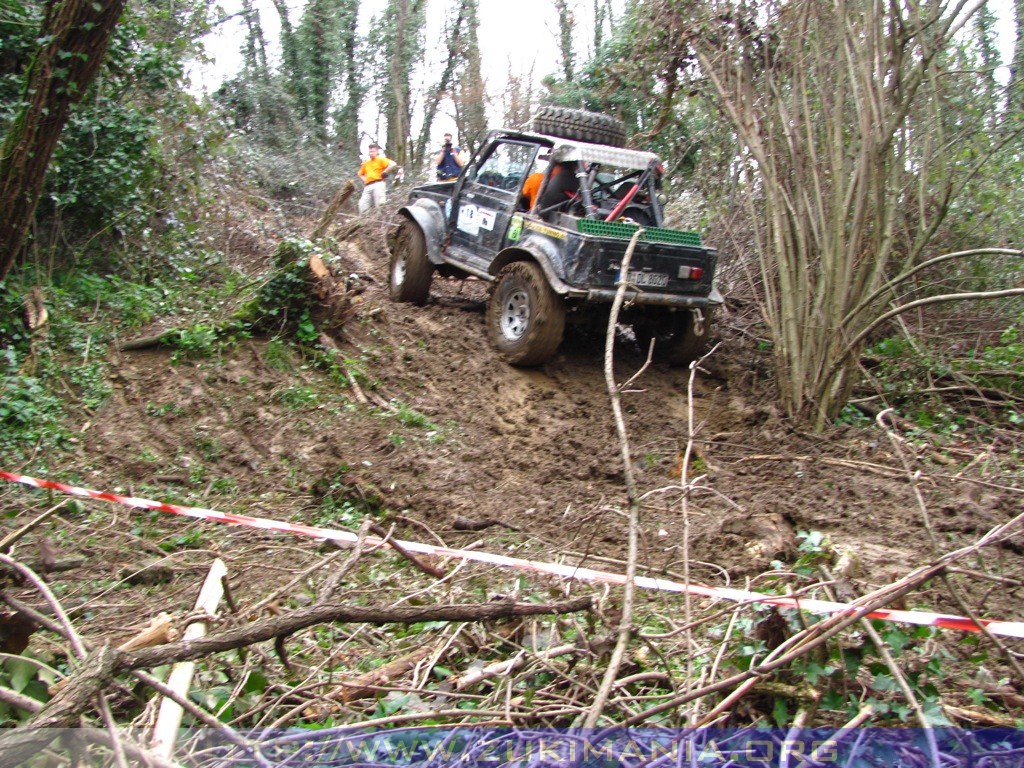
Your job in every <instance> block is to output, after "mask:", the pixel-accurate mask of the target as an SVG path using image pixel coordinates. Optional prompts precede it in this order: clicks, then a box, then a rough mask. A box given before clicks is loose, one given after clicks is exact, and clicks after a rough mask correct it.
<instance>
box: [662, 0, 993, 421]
mask: <svg viewBox="0 0 1024 768" xmlns="http://www.w3.org/2000/svg"><path fill="white" fill-rule="evenodd" d="M977 7H978V4H977V3H975V4H973V5H971V6H970V7H968V2H967V0H959V2H953V3H947V2H941V1H939V0H928V1H927V2H921V3H907V4H901V3H887V2H884V0H854V1H853V2H844V3H818V2H813V1H812V0H773V1H770V2H767V3H759V4H757V6H756V7H754V6H753V5H751V4H749V3H746V2H742V1H741V2H718V3H714V4H712V6H711V7H710V9H706V7H705V6H702V5H699V4H696V3H693V4H691V6H690V9H689V10H690V11H691V12H692V13H693V14H696V15H698V16H699V15H703V18H704V19H705V23H704V24H703V26H700V27H694V28H693V33H692V34H691V36H690V44H691V45H692V46H693V49H694V50H695V51H696V53H697V56H698V58H699V62H700V68H701V71H702V74H703V75H704V76H705V77H707V78H708V80H709V82H710V86H711V91H712V93H713V95H714V98H715V100H716V102H717V104H718V105H719V108H720V110H721V112H722V113H723V114H724V115H725V117H726V118H727V119H728V120H729V122H730V123H731V125H732V127H733V129H734V130H735V131H736V132H737V135H738V137H739V140H740V142H741V145H742V156H741V157H740V158H738V159H737V162H738V163H739V167H740V168H741V176H742V177H743V183H742V185H741V187H740V190H741V194H742V196H743V200H744V202H745V205H746V206H747V209H748V212H749V214H750V220H751V221H752V222H754V227H755V230H754V243H753V244H754V249H755V251H756V255H757V259H758V261H759V264H760V270H761V279H762V282H763V286H764V302H763V314H764V317H765V320H766V322H767V323H768V326H769V328H770V331H771V334H772V339H773V341H774V354H775V370H776V375H777V379H778V386H779V390H780V396H781V398H782V401H783V402H784V404H785V406H786V409H787V411H788V412H789V413H790V414H791V415H794V416H801V417H805V418H808V419H810V420H811V421H812V422H813V423H815V424H816V425H817V426H819V427H820V426H822V425H824V424H825V423H827V421H828V420H829V419H831V418H833V417H834V416H836V415H837V413H838V411H839V409H840V408H841V407H842V406H843V404H844V403H845V402H846V400H847V399H848V396H849V392H850V390H851V387H852V386H853V384H854V382H855V380H856V376H857V372H858V369H857V357H856V354H854V352H855V351H856V350H855V349H851V344H854V345H857V344H860V343H861V342H862V341H863V339H864V334H863V331H864V330H865V329H866V328H869V327H872V324H873V323H874V322H875V320H876V319H877V318H878V317H879V316H880V315H881V314H883V313H884V312H885V311H886V309H888V307H889V303H890V302H891V301H893V300H894V299H895V298H896V297H897V295H896V290H895V289H896V285H897V284H898V282H891V281H890V280H889V278H890V277H892V276H893V275H900V274H902V273H906V272H907V271H908V270H911V269H912V268H913V266H914V265H915V264H917V263H918V262H919V261H920V260H921V258H922V256H923V255H925V251H926V248H927V247H928V246H929V245H930V244H931V243H932V242H933V239H934V236H935V233H936V230H937V228H938V227H939V225H940V223H941V222H942V221H943V220H944V219H945V218H946V216H947V214H948V213H949V211H950V208H951V205H952V203H953V201H954V200H955V198H956V196H957V194H958V192H959V191H960V190H961V189H962V186H963V184H964V183H966V181H967V179H969V178H970V176H971V175H972V174H973V173H974V172H976V170H977V168H978V164H979V162H981V161H978V160H977V159H975V158H969V159H967V160H966V161H965V160H963V159H962V158H963V154H962V153H956V152H954V151H953V150H954V148H955V146H956V144H957V142H959V141H963V140H965V137H966V136H968V135H969V134H968V130H974V131H976V129H977V124H976V123H972V124H971V125H970V126H968V125H967V124H966V123H964V122H959V123H958V121H957V119H956V114H955V112H956V111H955V109H954V108H952V106H951V105H952V104H953V103H954V101H953V97H954V96H955V95H956V91H957V88H958V87H959V88H960V89H961V91H962V89H963V87H964V83H963V81H959V85H957V83H958V80H957V76H958V73H957V72H956V71H954V70H953V67H951V66H950V65H951V62H952V61H953V60H954V58H953V57H951V56H950V55H949V53H950V50H951V48H952V47H953V43H954V38H955V36H956V35H957V33H958V32H959V31H960V30H961V29H962V28H963V27H964V25H965V24H967V23H968V22H969V20H970V17H971V15H972V13H973V12H974V11H976V10H977ZM685 12H686V11H682V13H685ZM974 82H976V81H974ZM884 285H889V286H890V288H891V290H888V291H880V290H879V289H880V288H881V287H882V286H884Z"/></svg>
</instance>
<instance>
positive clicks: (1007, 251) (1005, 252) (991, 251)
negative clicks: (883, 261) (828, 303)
mask: <svg viewBox="0 0 1024 768" xmlns="http://www.w3.org/2000/svg"><path fill="white" fill-rule="evenodd" d="M986 254H987V255H991V256H1024V251H1018V250H1014V249H1011V248H974V249H973V250H970V251H956V252H955V253H945V254H943V255H941V256H936V257H935V258H933V259H928V260H927V261H922V262H921V263H920V264H917V265H916V266H914V267H912V268H911V269H908V270H907V271H906V272H903V273H902V274H899V275H896V277H894V278H892V279H891V280H889V281H887V282H886V283H885V284H884V285H882V286H881V287H879V288H878V290H876V291H874V292H873V293H872V294H871V295H870V296H868V297H867V298H865V299H864V300H863V301H861V302H860V304H858V305H857V306H856V307H854V308H853V309H851V310H850V311H849V312H847V313H846V317H844V318H843V319H842V321H840V323H839V325H840V327H842V326H845V325H846V324H847V323H848V322H850V320H851V319H853V318H854V317H856V315H857V314H858V313H859V312H861V311H862V310H864V309H866V308H867V307H869V306H870V305H871V304H873V303H874V302H875V301H877V300H878V299H879V298H881V296H882V294H884V293H886V292H888V291H890V290H892V289H893V288H895V287H896V286H897V285H899V284H900V283H904V282H906V281H907V280H909V279H910V278H912V277H913V276H914V275H916V274H917V273H918V272H920V271H922V270H924V269H927V268H928V267H934V266H935V265H936V264H941V263H943V262H944V261H950V260H952V259H962V258H965V257H968V256H983V255H986Z"/></svg>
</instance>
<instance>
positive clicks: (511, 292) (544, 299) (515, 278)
mask: <svg viewBox="0 0 1024 768" xmlns="http://www.w3.org/2000/svg"><path fill="white" fill-rule="evenodd" d="M487 332H488V334H489V335H490V337H491V342H492V343H493V344H494V346H495V347H496V348H497V349H498V351H499V352H500V353H501V354H502V357H504V358H505V359H506V360H507V361H508V362H509V363H511V364H512V365H520V366H530V365H540V364H541V363H544V362H546V361H547V360H549V359H550V358H551V356H552V355H554V354H555V350H556V349H558V345H559V344H561V343H562V336H563V334H564V333H565V301H564V300H563V299H562V297H561V296H559V295H558V294H557V293H555V292H554V291H553V290H551V286H550V285H548V281H547V279H546V278H545V277H544V271H543V270H542V269H541V268H540V265H538V264H536V263H534V262H532V261H517V262H514V263H512V264H509V265H508V266H506V267H505V268H504V269H502V270H501V272H499V273H498V276H497V277H496V278H495V279H494V284H493V286H492V288H491V296H490V300H489V301H488V302H487Z"/></svg>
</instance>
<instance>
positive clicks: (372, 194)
mask: <svg viewBox="0 0 1024 768" xmlns="http://www.w3.org/2000/svg"><path fill="white" fill-rule="evenodd" d="M369 153H370V159H369V160H367V161H366V162H364V163H363V164H362V165H360V166H359V178H360V179H362V180H363V184H364V185H365V186H364V187H363V194H362V195H361V196H360V197H359V215H360V216H362V215H364V214H365V213H366V212H367V211H369V210H370V208H377V207H379V206H381V205H384V203H385V202H386V201H387V197H388V194H387V184H385V183H384V179H385V178H387V176H388V174H390V173H391V172H392V171H394V170H395V169H397V168H398V164H397V163H396V162H395V161H394V160H390V159H388V158H387V157H385V156H384V153H383V152H381V151H380V144H371V145H370V147H369Z"/></svg>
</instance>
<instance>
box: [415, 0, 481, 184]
mask: <svg viewBox="0 0 1024 768" xmlns="http://www.w3.org/2000/svg"><path fill="white" fill-rule="evenodd" d="M470 2H475V0H460V2H459V6H458V9H457V10H456V12H455V18H454V19H453V20H452V23H451V26H450V27H449V32H448V60H447V61H446V62H445V65H444V71H443V72H442V73H441V77H440V79H439V80H438V81H437V85H436V86H435V87H434V89H433V91H431V93H430V95H429V97H428V99H427V103H426V104H425V105H424V110H423V111H424V114H423V126H422V128H421V129H420V138H419V141H418V142H417V143H416V147H415V150H414V153H413V154H414V162H415V164H416V165H417V166H419V165H421V164H422V163H423V161H424V159H425V158H426V155H427V153H428V152H429V151H430V147H429V146H428V145H429V142H430V129H431V127H433V125H434V118H435V117H436V116H437V108H438V105H439V104H440V103H441V99H442V98H444V95H445V93H446V92H447V91H448V90H449V89H450V88H451V85H452V75H454V74H455V68H456V67H457V66H458V64H459V60H460V59H461V58H462V55H463V45H462V31H463V27H464V26H465V22H466V6H467V5H468V4H469V3H470Z"/></svg>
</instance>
